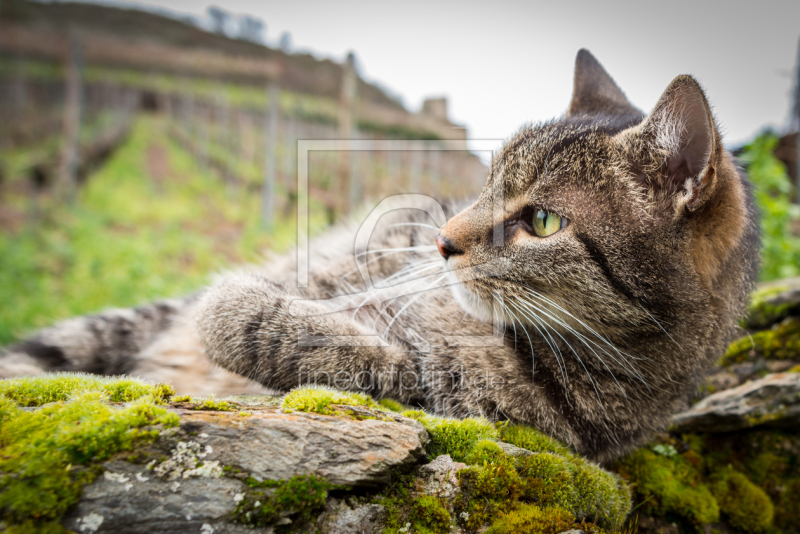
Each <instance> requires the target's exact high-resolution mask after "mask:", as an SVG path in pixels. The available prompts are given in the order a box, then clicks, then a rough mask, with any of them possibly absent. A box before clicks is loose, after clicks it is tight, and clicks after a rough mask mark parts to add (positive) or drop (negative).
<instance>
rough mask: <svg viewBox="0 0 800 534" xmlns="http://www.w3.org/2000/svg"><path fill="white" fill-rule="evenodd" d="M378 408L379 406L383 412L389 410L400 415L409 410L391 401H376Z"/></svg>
mask: <svg viewBox="0 0 800 534" xmlns="http://www.w3.org/2000/svg"><path fill="white" fill-rule="evenodd" d="M378 406H380V407H381V408H383V409H385V410H389V411H390V412H397V413H402V412H405V411H407V410H408V409H409V408H408V406H406V405H404V404H401V403H399V402H397V401H396V400H392V399H381V400H379V401H378Z"/></svg>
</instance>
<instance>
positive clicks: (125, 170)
mask: <svg viewBox="0 0 800 534" xmlns="http://www.w3.org/2000/svg"><path fill="white" fill-rule="evenodd" d="M671 6H672V7H671V9H670V10H668V11H667V12H665V13H663V14H660V18H658V19H654V18H653V17H654V15H653V14H649V13H646V12H641V11H636V10H632V9H624V10H618V11H614V10H609V9H603V10H600V11H597V10H598V8H597V7H594V6H593V5H592V4H586V5H579V4H576V5H574V6H571V7H565V8H563V9H572V10H573V11H571V12H567V11H564V12H559V11H558V10H557V9H556V8H553V7H552V6H550V7H545V6H536V5H535V4H531V3H528V4H525V5H524V6H523V5H522V4H520V5H515V4H502V5H499V6H495V8H494V9H493V10H492V11H491V12H489V13H487V12H486V11H487V10H486V9H485V8H484V7H482V6H479V5H470V4H468V3H467V4H463V5H462V6H460V7H459V8H458V9H456V8H455V7H453V6H448V7H446V8H445V7H443V6H426V5H425V4H423V3H419V4H415V3H413V2H412V3H410V4H408V5H404V8H403V9H397V8H396V7H387V6H384V7H383V8H376V7H374V6H372V5H371V4H365V3H352V2H351V3H345V4H341V5H338V6H334V5H333V4H332V3H331V4H323V3H315V2H311V3H307V4H298V3H294V2H283V3H280V4H278V3H271V2H247V1H245V0H237V1H235V2H232V3H228V4H226V8H224V9H223V8H220V7H216V6H213V5H208V4H204V3H202V2H188V1H182V0H164V1H161V2H151V3H113V4H112V3H104V4H99V3H98V4H88V3H74V2H31V1H25V0H0V302H1V303H2V305H0V346H2V345H5V344H7V343H10V342H12V341H14V340H16V339H19V338H20V337H22V336H23V335H25V333H26V332H29V331H30V330H31V329H34V328H37V327H41V326H45V325H48V324H51V323H52V322H53V321H55V320H58V319H61V318H65V317H68V316H73V315H79V314H84V313H90V312H94V311H97V310H99V309H102V308H104V307H109V306H120V307H125V306H131V305H135V304H139V303H142V302H146V301H149V300H152V299H155V298H159V297H166V296H171V295H177V294H182V293H187V292H190V291H192V290H194V289H197V288H199V287H202V286H203V285H204V284H206V283H208V281H209V279H210V276H211V275H212V274H213V273H215V272H219V271H221V270H224V269H225V268H229V267H233V266H236V265H240V264H243V263H246V262H255V261H259V260H260V259H261V258H263V255H264V254H265V253H267V252H271V251H272V252H281V251H283V250H286V249H287V248H289V247H291V246H292V245H293V244H294V243H295V240H296V224H295V209H296V203H295V202H296V199H297V191H296V176H297V174H296V173H297V168H296V167H297V151H296V148H297V141H298V140H301V139H350V138H357V139H407V140H428V141H431V142H433V143H437V144H439V145H440V146H441V147H442V148H443V149H446V150H442V151H435V150H434V151H426V152H423V151H408V152H399V151H385V152H380V151H378V152H376V151H371V152H366V151H365V152H350V153H342V152H333V151H331V152H323V151H319V152H312V153H311V156H310V160H309V172H310V176H309V178H310V184H311V197H310V208H311V209H310V213H311V226H312V231H313V232H319V231H320V230H321V229H323V228H324V227H325V226H327V225H329V224H331V223H333V222H335V221H337V220H339V219H341V218H342V217H344V216H346V215H347V214H351V213H352V212H353V210H354V208H355V207H356V206H358V205H361V204H363V203H364V202H367V201H369V200H370V199H380V198H382V197H384V196H386V195H388V194H392V193H399V192H410V191H413V192H419V193H425V194H431V195H435V196H457V197H464V198H468V197H470V196H473V195H475V194H476V193H477V192H478V191H479V189H480V187H481V186H482V184H483V182H484V180H485V176H486V163H487V161H486V155H485V154H479V153H477V152H474V151H470V147H471V146H474V145H472V144H471V140H473V139H487V138H491V139H498V138H503V137H508V136H509V135H511V134H512V133H513V131H514V130H515V129H517V128H518V127H520V126H521V125H522V124H523V123H525V122H526V121H537V120H546V119H548V118H550V117H553V116H557V115H559V114H561V113H563V111H564V110H565V109H566V107H567V104H568V102H569V96H570V93H571V84H572V68H573V62H574V56H575V53H576V52H577V50H578V49H579V48H580V47H587V48H589V49H590V50H592V51H593V52H594V53H595V54H596V55H597V57H598V58H599V59H600V61H601V62H603V63H604V65H605V66H606V67H607V68H608V70H609V72H610V73H611V74H612V76H614V77H615V79H617V81H618V82H619V84H620V86H621V87H622V88H623V90H625V91H626V92H627V94H628V96H629V97H630V99H631V101H632V102H633V103H634V104H635V105H638V106H640V107H642V108H643V109H645V110H647V109H649V106H652V105H653V104H654V103H655V101H656V100H657V98H658V95H659V94H660V92H661V91H662V90H663V89H664V88H665V87H666V85H667V84H668V83H669V81H670V80H671V79H672V78H673V77H674V76H675V75H677V74H680V73H683V72H691V73H692V74H696V75H697V76H698V77H699V78H700V80H701V82H703V83H704V85H705V86H706V89H707V90H708V93H709V96H710V98H711V100H712V103H714V104H716V112H717V114H718V115H719V117H720V118H721V122H722V124H723V128H724V130H725V132H726V134H727V136H726V140H727V142H728V146H729V148H730V149H731V150H733V151H734V152H735V153H736V154H737V155H738V156H739V157H740V158H741V161H742V163H743V165H746V166H747V167H748V168H749V172H750V175H751V178H752V180H753V181H754V183H755V184H756V188H757V196H758V201H759V204H760V207H761V209H762V211H763V213H764V223H763V224H764V231H765V239H764V268H763V272H762V279H764V280H772V279H776V278H785V277H789V276H796V275H798V274H800V208H799V207H798V195H797V185H798V172H797V170H798V158H797V154H798V135H797V131H798V129H800V103H798V100H800V98H799V97H798V91H800V89H798V87H800V83H799V82H800V80H799V79H798V77H799V76H800V74H799V73H798V70H797V67H796V62H797V53H798V36H800V26H798V25H797V24H796V21H797V20H800V7H799V6H778V5H777V4H776V6H773V7H774V9H772V10H767V9H764V10H763V12H764V13H768V14H769V15H768V16H767V15H764V14H762V13H760V12H759V13H751V12H746V11H737V12H734V11H733V10H732V11H731V12H732V13H733V15H730V17H731V18H725V19H724V20H723V19H721V18H720V17H721V15H720V14H719V12H718V10H716V9H711V8H707V7H706V6H703V5H701V6H691V5H689V4H688V3H687V4H686V5H682V4H681V3H680V2H678V3H676V4H671ZM684 9H691V10H692V14H693V16H692V17H688V18H687V17H685V16H684V13H683V11H682V10H684ZM376 10H377V11H376ZM570 13H572V14H574V13H580V15H581V16H580V20H578V19H577V18H575V19H572V18H570V17H571V16H573V15H572V14H570ZM725 16H726V17H727V16H728V15H725ZM603 17H605V19H604V18H603ZM764 17H767V18H764ZM608 20H611V21H613V23H614V24H616V27H614V28H615V29H614V31H609V30H608V28H609V27H611V26H610V25H609V23H608ZM656 24H657V28H654V25H656ZM711 25H713V26H714V27H715V30H714V31H713V32H709V31H706V29H707V28H709V27H710V26H711ZM676 27H680V32H677V33H676V32H673V31H662V29H663V28H667V29H669V28H676ZM617 28H624V29H625V31H624V32H623V31H617ZM662 33H663V34H664V35H661V34H662ZM678 33H680V35H686V36H691V38H688V37H687V38H678ZM296 41H297V42H296ZM454 117H455V118H454ZM499 143H500V141H497V145H498V146H499Z"/></svg>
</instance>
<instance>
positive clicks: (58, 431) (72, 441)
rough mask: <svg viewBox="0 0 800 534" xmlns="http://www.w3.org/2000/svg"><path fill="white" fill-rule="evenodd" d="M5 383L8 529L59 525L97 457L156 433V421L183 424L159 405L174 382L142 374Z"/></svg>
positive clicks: (94, 471) (1, 464) (93, 473)
mask: <svg viewBox="0 0 800 534" xmlns="http://www.w3.org/2000/svg"><path fill="white" fill-rule="evenodd" d="M0 386H1V387H2V390H0V514H2V515H0V519H2V521H4V522H5V523H6V524H8V525H9V526H11V527H12V530H10V532H13V531H15V530H13V529H16V531H17V532H25V531H30V532H46V531H51V532H59V529H60V528H61V527H60V526H58V524H57V522H58V520H59V519H60V518H61V516H63V515H64V513H65V512H66V511H67V510H68V509H69V508H70V507H71V506H72V505H73V504H75V503H76V502H77V501H78V499H79V498H80V494H81V490H82V488H83V486H84V485H85V484H88V483H90V482H91V481H93V480H94V479H95V478H96V477H97V476H98V475H99V474H100V473H101V472H102V468H101V467H100V465H99V463H100V462H102V461H104V460H106V459H108V458H109V457H111V456H112V455H113V454H115V453H118V452H120V451H127V450H131V449H133V448H134V447H135V446H137V445H140V444H143V443H147V442H150V441H153V440H155V439H156V438H158V436H159V432H158V430H156V429H152V428H151V427H152V426H154V425H162V426H164V427H170V426H176V425H177V424H178V417H177V416H176V415H175V414H172V413H169V412H167V411H166V410H165V409H164V408H163V407H161V406H159V405H158V402H160V401H161V399H163V398H164V397H165V396H166V393H167V392H169V394H172V392H171V390H167V389H165V388H163V387H161V386H152V385H149V384H146V383H144V382H140V381H137V380H131V379H114V378H97V377H89V376H85V375H70V374H66V373H65V374H56V375H49V376H45V377H38V378H32V379H15V380H6V381H1V382H0ZM108 401H115V402H127V403H128V404H127V405H125V406H114V405H110V404H108ZM21 406H25V407H28V406H41V408H39V409H37V410H23V409H21Z"/></svg>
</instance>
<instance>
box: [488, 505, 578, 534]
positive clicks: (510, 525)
mask: <svg viewBox="0 0 800 534" xmlns="http://www.w3.org/2000/svg"><path fill="white" fill-rule="evenodd" d="M574 523H575V516H573V515H572V514H571V513H569V512H568V511H567V510H564V509H562V508H544V509H542V508H539V507H538V506H536V505H533V504H522V505H520V506H519V507H518V508H516V509H514V510H511V511H509V512H506V513H504V514H501V515H500V517H499V518H498V519H497V520H495V521H494V522H493V523H492V526H491V527H490V528H489V530H487V531H486V534H517V533H519V532H527V533H530V534H558V533H559V532H564V531H567V530H571V529H572V528H573V524H574Z"/></svg>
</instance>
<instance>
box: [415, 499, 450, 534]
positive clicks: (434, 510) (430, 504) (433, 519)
mask: <svg viewBox="0 0 800 534" xmlns="http://www.w3.org/2000/svg"><path fill="white" fill-rule="evenodd" d="M410 520H411V526H412V527H413V530H412V532H418V533H419V534H433V533H436V532H447V531H449V530H450V522H451V521H452V518H451V517H450V512H448V511H447V508H445V507H444V506H443V505H442V502H441V500H440V499H438V498H437V497H431V496H429V495H420V496H419V497H417V498H416V499H414V502H413V503H412V504H411V517H410Z"/></svg>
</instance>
